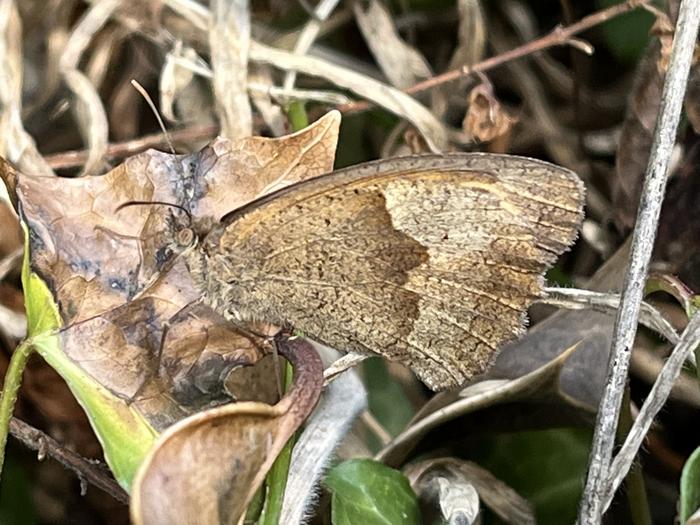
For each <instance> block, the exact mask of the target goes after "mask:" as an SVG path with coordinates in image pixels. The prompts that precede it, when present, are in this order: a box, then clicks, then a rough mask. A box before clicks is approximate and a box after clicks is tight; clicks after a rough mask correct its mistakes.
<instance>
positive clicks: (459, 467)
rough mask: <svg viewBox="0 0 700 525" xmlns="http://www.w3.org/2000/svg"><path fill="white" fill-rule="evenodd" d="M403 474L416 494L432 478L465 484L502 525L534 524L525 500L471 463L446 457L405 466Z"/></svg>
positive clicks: (426, 487)
mask: <svg viewBox="0 0 700 525" xmlns="http://www.w3.org/2000/svg"><path fill="white" fill-rule="evenodd" d="M404 474H406V476H407V477H408V479H409V481H410V482H411V486H412V487H413V488H414V489H415V490H416V492H417V493H419V494H420V493H421V492H424V491H425V489H428V488H429V485H430V484H431V482H432V481H433V480H435V479H436V478H443V479H445V480H446V481H448V482H451V483H459V482H463V483H464V482H466V483H469V484H470V485H472V486H473V487H474V488H475V489H476V491H477V493H478V494H479V498H480V499H481V500H482V501H483V502H484V504H485V505H486V506H487V507H489V508H490V509H491V510H493V512H494V513H495V514H496V515H497V516H498V517H499V518H500V519H502V520H503V521H504V522H505V523H514V524H518V525H524V524H534V523H536V520H535V515H534V512H533V509H532V505H530V503H529V502H528V501H527V500H526V499H524V498H523V497H522V496H520V495H519V494H518V493H517V492H516V491H515V490H513V489H512V488H511V487H510V486H508V485H506V484H505V483H504V482H503V481H501V480H500V479H498V478H497V477H496V476H494V475H493V474H491V472H489V471H488V470H486V469H484V468H482V467H480V466H479V465H477V464H476V463H472V462H471V461H464V460H462V459H458V458H449V457H445V458H433V459H427V460H424V461H420V462H418V463H414V464H411V465H409V466H408V467H407V468H406V469H405V470H404ZM421 489H423V490H421ZM441 503H442V502H441ZM445 517H447V516H445Z"/></svg>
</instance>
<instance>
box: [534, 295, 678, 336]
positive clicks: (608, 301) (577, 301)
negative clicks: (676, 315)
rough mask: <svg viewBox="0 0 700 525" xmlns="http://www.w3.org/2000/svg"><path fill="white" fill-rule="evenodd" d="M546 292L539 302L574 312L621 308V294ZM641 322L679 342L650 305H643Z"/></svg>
mask: <svg viewBox="0 0 700 525" xmlns="http://www.w3.org/2000/svg"><path fill="white" fill-rule="evenodd" d="M545 292H546V293H547V296H546V297H543V298H541V299H540V301H539V302H541V303H545V304H550V305H552V306H559V307H561V308H569V309H572V310H579V309H582V308H592V309H593V310H600V311H607V312H614V311H615V310H617V309H618V308H619V307H620V296H619V294H605V293H600V292H592V291H590V290H579V289H576V288H546V289H545ZM639 322H640V323H642V324H643V325H644V326H646V327H647V328H650V329H652V330H654V331H655V332H657V333H658V334H661V335H663V336H664V337H665V338H666V339H668V340H669V341H670V342H672V343H674V344H675V343H677V342H678V341H679V337H678V334H677V333H676V330H675V329H674V328H673V326H671V323H669V322H668V321H667V320H666V319H664V317H663V316H662V315H661V313H660V312H659V311H658V310H657V309H656V308H654V307H653V306H651V305H650V304H648V303H644V302H643V303H642V307H641V312H640V319H639Z"/></svg>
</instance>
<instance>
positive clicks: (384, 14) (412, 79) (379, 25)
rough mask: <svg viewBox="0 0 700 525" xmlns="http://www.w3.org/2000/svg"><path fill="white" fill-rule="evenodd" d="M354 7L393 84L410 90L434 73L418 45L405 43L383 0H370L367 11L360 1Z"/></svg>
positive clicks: (373, 49) (366, 40)
mask: <svg viewBox="0 0 700 525" xmlns="http://www.w3.org/2000/svg"><path fill="white" fill-rule="evenodd" d="M353 10H354V12H355V21H356V22H357V26H358V28H359V29H360V32H361V33H362V36H363V37H364V39H365V42H366V43H367V46H368V47H369V49H370V51H371V52H372V55H373V56H374V59H375V60H376V62H377V64H379V67H380V68H381V70H382V72H383V73H384V75H385V76H386V78H387V79H388V80H389V82H390V83H391V84H392V85H393V86H395V87H397V88H399V89H406V88H408V87H410V86H411V85H413V84H415V83H416V82H418V81H420V80H424V79H426V78H429V77H431V76H432V71H431V70H430V66H429V65H428V62H427V61H426V60H425V58H424V57H423V55H421V53H420V52H419V51H418V50H417V49H416V48H414V47H413V46H410V45H409V44H407V43H406V42H404V40H403V39H402V38H401V36H400V35H399V32H398V30H397V29H396V26H395V25H394V20H393V19H392V17H391V14H390V13H389V11H388V10H387V8H386V7H385V6H384V5H382V4H381V2H379V0H370V2H369V5H368V6H367V9H366V10H365V9H364V8H363V7H362V5H361V4H360V2H356V3H355V4H353Z"/></svg>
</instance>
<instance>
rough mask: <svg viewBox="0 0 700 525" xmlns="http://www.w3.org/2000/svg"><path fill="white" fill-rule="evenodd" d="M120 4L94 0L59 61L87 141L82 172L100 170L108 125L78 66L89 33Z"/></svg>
mask: <svg viewBox="0 0 700 525" xmlns="http://www.w3.org/2000/svg"><path fill="white" fill-rule="evenodd" d="M120 4H121V1H120V0H101V1H100V2H97V3H95V4H94V5H93V6H92V7H91V8H90V9H89V10H88V11H87V13H85V15H84V16H83V18H82V19H81V20H80V22H78V25H77V26H76V27H75V29H73V32H72V33H71V35H70V38H69V39H68V43H67V44H66V48H65V49H64V51H63V54H62V55H61V58H60V62H59V70H60V71H61V74H62V75H63V79H64V80H65V82H66V84H67V86H68V88H69V89H70V90H71V91H72V92H73V95H74V96H75V98H76V105H75V116H76V120H77V122H78V128H79V130H80V134H81V135H82V137H83V139H84V140H85V142H86V143H87V144H88V158H87V160H86V162H85V167H84V168H83V174H87V173H97V172H100V171H101V168H102V162H103V157H104V155H105V153H106V152H107V143H108V138H109V126H108V123H107V112H106V111H105V109H104V106H103V105H102V101H101V100H100V95H99V93H98V92H97V89H96V88H95V86H94V85H93V84H92V82H90V80H89V78H88V77H87V76H86V75H85V74H84V73H82V72H81V71H80V70H79V69H78V66H79V62H80V59H81V57H82V56H83V53H84V52H85V50H86V49H87V46H88V44H89V43H90V41H91V39H92V37H93V36H94V35H95V33H97V32H98V31H99V30H100V29H101V28H102V27H103V26H104V25H105V24H106V23H107V21H108V20H109V18H110V17H111V16H112V14H113V13H114V11H115V10H116V9H117V8H118V7H119V5H120Z"/></svg>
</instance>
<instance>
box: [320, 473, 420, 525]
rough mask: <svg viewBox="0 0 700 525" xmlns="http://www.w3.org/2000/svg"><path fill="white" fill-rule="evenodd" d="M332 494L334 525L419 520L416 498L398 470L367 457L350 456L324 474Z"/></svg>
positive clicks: (384, 524) (400, 522) (417, 522)
mask: <svg viewBox="0 0 700 525" xmlns="http://www.w3.org/2000/svg"><path fill="white" fill-rule="evenodd" d="M325 484H326V487H327V488H328V490H329V491H330V492H331V493H332V494H333V499H332V502H331V521H332V522H333V524H334V525H352V524H357V523H361V524H362V525H387V524H391V525H393V524H405V525H411V524H414V523H415V524H419V523H421V518H420V510H419V508H418V500H417V498H416V495H415V493H414V492H413V489H411V485H410V484H409V483H408V480H407V479H406V477H405V476H404V475H403V474H401V472H399V471H398V470H394V469H392V468H389V467H387V466H386V465H383V464H381V463H378V462H376V461H372V460H371V459H351V460H348V461H345V462H343V463H341V464H340V465H338V466H336V467H335V468H333V469H332V470H331V471H330V472H329V473H328V476H327V477H326V481H325Z"/></svg>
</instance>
